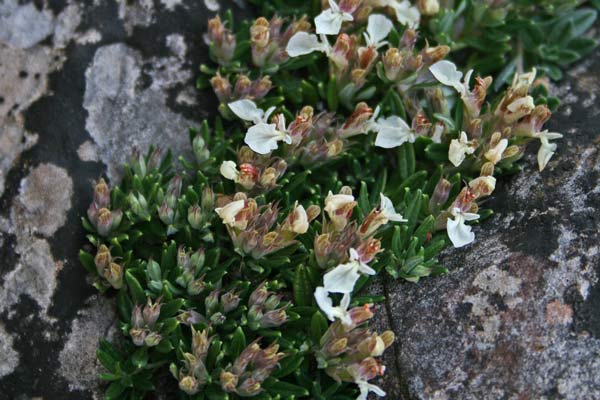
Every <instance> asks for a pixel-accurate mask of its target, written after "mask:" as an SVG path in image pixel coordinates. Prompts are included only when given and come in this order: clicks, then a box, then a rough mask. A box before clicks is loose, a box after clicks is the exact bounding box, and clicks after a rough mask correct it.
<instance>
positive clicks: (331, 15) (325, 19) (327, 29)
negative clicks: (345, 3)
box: [315, 8, 354, 35]
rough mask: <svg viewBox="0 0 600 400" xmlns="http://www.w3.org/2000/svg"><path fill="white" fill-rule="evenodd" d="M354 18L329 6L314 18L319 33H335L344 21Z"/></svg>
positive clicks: (338, 31)
mask: <svg viewBox="0 0 600 400" xmlns="http://www.w3.org/2000/svg"><path fill="white" fill-rule="evenodd" d="M353 19H354V18H353V17H352V15H350V14H348V13H341V12H339V11H334V10H333V9H331V8H329V9H327V10H324V11H323V12H322V13H321V14H319V15H317V17H316V18H315V26H316V28H317V29H316V31H317V34H319V35H337V34H338V33H340V30H341V29H342V23H343V22H344V21H352V20H353Z"/></svg>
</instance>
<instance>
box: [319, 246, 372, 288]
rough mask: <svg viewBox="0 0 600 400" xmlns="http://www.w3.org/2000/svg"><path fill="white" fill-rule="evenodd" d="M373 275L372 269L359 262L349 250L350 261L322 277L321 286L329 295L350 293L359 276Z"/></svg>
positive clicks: (354, 251) (353, 251)
mask: <svg viewBox="0 0 600 400" xmlns="http://www.w3.org/2000/svg"><path fill="white" fill-rule="evenodd" d="M361 273H362V274H365V275H375V274H376V272H375V270H374V269H372V268H371V267H369V266H368V265H367V264H365V263H363V262H361V261H360V260H359V255H358V253H357V252H356V250H354V249H350V261H349V262H347V263H346V264H340V265H338V266H337V267H335V268H334V269H332V270H331V271H329V272H328V273H326V274H325V275H324V276H323V286H324V287H325V290H327V291H328V292H329V293H352V290H354V285H355V284H356V281H357V280H358V278H360V275H361Z"/></svg>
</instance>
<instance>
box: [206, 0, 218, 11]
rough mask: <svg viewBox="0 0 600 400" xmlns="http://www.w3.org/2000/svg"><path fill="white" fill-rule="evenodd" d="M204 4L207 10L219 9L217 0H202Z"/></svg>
mask: <svg viewBox="0 0 600 400" xmlns="http://www.w3.org/2000/svg"><path fill="white" fill-rule="evenodd" d="M204 6H205V7H206V8H208V10H209V11H219V8H220V6H219V2H218V1H217V0H204Z"/></svg>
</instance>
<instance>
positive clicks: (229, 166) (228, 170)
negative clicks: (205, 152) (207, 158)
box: [219, 161, 240, 181]
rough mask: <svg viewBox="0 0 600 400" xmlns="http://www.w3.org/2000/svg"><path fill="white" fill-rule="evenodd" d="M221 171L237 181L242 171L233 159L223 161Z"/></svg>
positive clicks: (228, 177)
mask: <svg viewBox="0 0 600 400" xmlns="http://www.w3.org/2000/svg"><path fill="white" fill-rule="evenodd" d="M219 172H221V175H223V177H224V178H225V179H229V180H231V181H237V180H238V178H239V176H240V172H239V171H238V170H237V167H236V165H235V162H233V161H223V163H222V164H221V168H219Z"/></svg>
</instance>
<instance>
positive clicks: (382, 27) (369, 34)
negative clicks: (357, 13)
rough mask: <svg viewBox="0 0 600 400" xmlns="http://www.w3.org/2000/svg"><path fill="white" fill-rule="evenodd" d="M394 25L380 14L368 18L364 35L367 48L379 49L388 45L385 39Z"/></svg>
mask: <svg viewBox="0 0 600 400" xmlns="http://www.w3.org/2000/svg"><path fill="white" fill-rule="evenodd" d="M393 26H394V24H392V21H390V20H389V19H388V18H387V17H386V16H384V15H381V14H372V15H370V16H369V22H368V24H367V31H366V32H365V33H364V36H365V42H366V43H367V46H372V47H375V48H376V49H379V48H380V47H382V46H385V45H386V44H388V42H387V41H386V40H385V38H387V37H388V35H389V34H390V32H391V31H392V28H393Z"/></svg>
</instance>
